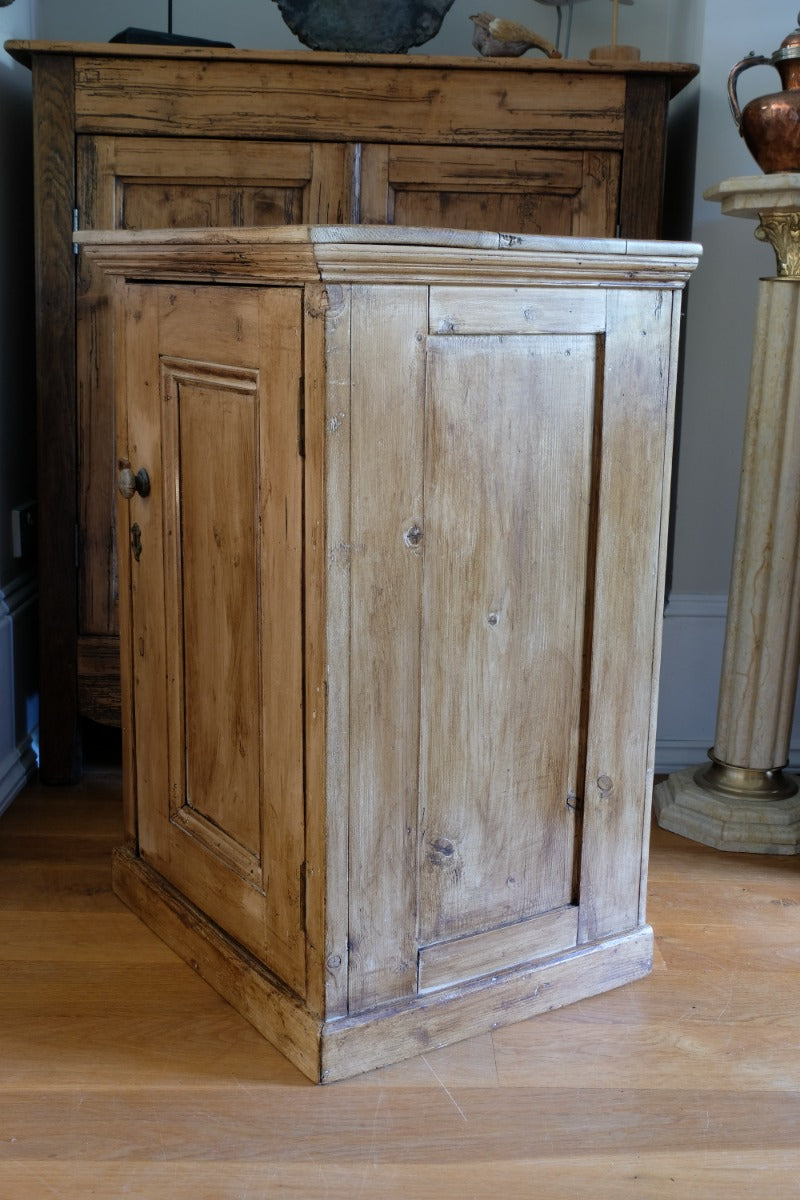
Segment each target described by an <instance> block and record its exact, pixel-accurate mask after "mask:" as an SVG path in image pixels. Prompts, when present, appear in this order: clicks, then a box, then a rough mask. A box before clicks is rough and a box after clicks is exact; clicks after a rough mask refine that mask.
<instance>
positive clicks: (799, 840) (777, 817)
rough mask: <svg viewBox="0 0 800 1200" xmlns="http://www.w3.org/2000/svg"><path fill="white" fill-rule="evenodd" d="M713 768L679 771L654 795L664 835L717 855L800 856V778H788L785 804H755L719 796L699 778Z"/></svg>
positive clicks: (747, 799)
mask: <svg viewBox="0 0 800 1200" xmlns="http://www.w3.org/2000/svg"><path fill="white" fill-rule="evenodd" d="M707 772H708V767H707V766H700V767H688V768H687V769H686V770H685V771H677V772H676V773H675V774H674V775H670V776H669V778H668V779H665V780H664V782H663V783H659V784H657V785H656V787H655V789H654V792H653V813H654V816H655V819H656V821H657V822H658V824H659V825H660V826H661V828H662V829H668V830H669V831H670V832H671V833H678V834H680V835H681V836H682V837H686V838H691V839H692V841H695V842H702V843H703V845H705V846H713V847H714V848H715V849H717V850H732V851H738V852H739V853H742V854H800V792H798V790H797V787H796V777H795V776H792V775H783V774H782V773H778V772H769V774H770V775H771V776H773V777H774V776H775V775H777V774H781V775H782V779H783V783H784V788H783V790H784V791H786V790H788V789H789V788H791V787H792V785H793V784H794V785H795V790H794V793H793V794H792V795H789V796H787V795H782V796H781V797H780V798H779V799H754V798H753V792H754V791H755V789H753V788H752V787H751V789H750V794H745V795H742V796H739V797H735V796H734V795H732V794H731V791H732V789H730V788H728V789H726V791H717V790H715V789H714V788H713V787H710V786H708V783H699V782H698V777H702V776H703V775H704V774H705V773H707Z"/></svg>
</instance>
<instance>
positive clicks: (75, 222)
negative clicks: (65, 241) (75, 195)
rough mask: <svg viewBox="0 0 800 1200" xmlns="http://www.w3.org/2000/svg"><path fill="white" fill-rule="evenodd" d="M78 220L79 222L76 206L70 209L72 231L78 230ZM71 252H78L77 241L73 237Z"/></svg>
mask: <svg viewBox="0 0 800 1200" xmlns="http://www.w3.org/2000/svg"><path fill="white" fill-rule="evenodd" d="M79 222H80V213H79V212H78V210H77V208H73V210H72V232H73V233H77V232H78V228H79ZM72 253H73V254H77V253H78V243H77V242H76V241H75V239H74V238H73V240H72Z"/></svg>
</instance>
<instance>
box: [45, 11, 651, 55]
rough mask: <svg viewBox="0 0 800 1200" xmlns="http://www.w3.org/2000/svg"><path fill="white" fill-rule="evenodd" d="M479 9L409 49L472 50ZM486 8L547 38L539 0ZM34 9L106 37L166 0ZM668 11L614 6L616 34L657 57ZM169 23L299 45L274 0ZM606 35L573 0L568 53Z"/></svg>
mask: <svg viewBox="0 0 800 1200" xmlns="http://www.w3.org/2000/svg"><path fill="white" fill-rule="evenodd" d="M483 7H484V6H483V5H482V4H476V2H475V0H455V3H454V4H453V6H452V8H451V9H450V10H449V12H448V13H447V16H446V17H445V19H444V22H443V24H442V28H441V30H440V31H439V33H438V34H437V36H436V37H435V38H434V39H432V40H431V41H430V42H428V43H427V44H426V45H425V46H424V47H420V48H419V49H418V50H417V51H415V53H423V54H473V53H474V51H473V49H472V24H471V22H470V20H469V17H470V14H471V13H474V12H476V11H481V10H482V9H483ZM489 8H490V9H491V10H492V11H494V12H495V13H496V15H498V16H502V17H506V18H508V19H510V20H516V21H520V22H522V23H523V24H525V25H527V26H528V27H529V28H532V29H534V30H536V31H537V32H538V33H540V34H543V35H544V36H545V37H549V38H551V39H552V38H554V37H555V30H556V13H555V9H553V8H552V7H550V6H549V5H547V4H538V3H533V2H532V0H499V2H496V0H492V3H491V4H490V5H489ZM39 13H40V15H39V36H40V37H44V38H59V39H60V38H63V39H66V40H70V41H82V40H84V41H106V40H107V39H108V38H110V37H112V36H113V35H114V34H115V33H118V32H119V31H120V30H121V29H125V28H126V27H127V26H129V25H136V26H139V27H143V28H149V29H162V30H163V29H166V27H167V0H69V3H67V2H66V0H39ZM669 14H670V3H669V2H666V3H665V0H636V4H635V6H634V7H633V8H624V9H622V12H621V16H620V40H621V41H625V42H631V43H633V44H635V45H638V46H640V47H641V48H642V50H643V52H644V55H645V56H646V57H652V58H664V56H665V48H666V43H667V35H668V34H667V31H668V27H669ZM565 24H566V23H565ZM173 29H174V32H175V33H185V34H194V35H196V36H198V37H207V38H217V39H219V40H221V41H227V42H233V44H234V45H235V46H238V47H239V48H240V49H269V50H291V49H298V48H301V49H302V47H301V45H300V43H299V42H298V40H297V38H296V37H295V36H294V34H292V33H291V32H290V31H289V29H288V28H287V27H286V25H285V24H284V22H283V19H282V18H281V15H280V12H279V10H278V6H277V4H275V3H274V0H224V2H223V0H174V3H173ZM610 36H611V6H610V4H608V3H606V2H605V0H591V2H590V3H584V0H580V2H579V3H576V5H575V18H574V24H573V41H572V48H571V53H572V54H573V56H574V55H585V54H586V53H587V52H588V50H589V48H590V47H591V46H595V45H603V44H605V43H607V42H609V41H610Z"/></svg>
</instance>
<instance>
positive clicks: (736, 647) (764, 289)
mask: <svg viewBox="0 0 800 1200" xmlns="http://www.w3.org/2000/svg"><path fill="white" fill-rule="evenodd" d="M705 196H706V199H709V200H717V201H719V202H720V204H721V205H722V211H723V213H725V214H727V215H729V216H739V217H749V218H755V219H756V220H757V221H758V222H759V225H758V228H757V230H756V237H758V238H759V239H761V240H765V241H769V242H770V243H771V244H772V246H773V248H774V250H775V254H776V257H777V263H778V273H777V275H776V276H775V277H774V278H771V279H762V280H761V281H760V283H759V293H758V309H757V316H756V327H755V336H754V344H753V358H752V368H751V374H750V389H749V394H748V407H747V418H746V426H745V439H744V451H743V458H742V475H741V485H740V492H739V509H738V516H737V523H736V536H735V543H734V553H733V569H732V574H731V588H730V594H729V599H728V617H727V624H726V631H725V648H724V651H723V662H722V675H721V680H720V690H719V704H718V709H717V726H716V733H715V738H714V746H713V749H712V750H711V751H710V752H709V759H710V762H709V763H707V764H704V765H701V766H697V767H691V768H689V769H688V770H685V771H679V772H677V773H676V774H674V775H670V776H669V778H668V779H667V780H666V781H665V782H664V783H661V784H659V785H658V786H657V787H656V789H655V793H654V802H653V807H654V813H655V817H656V820H657V821H658V823H659V825H661V827H662V828H664V829H669V830H672V831H673V832H675V833H679V834H683V835H684V836H685V837H689V838H692V839H693V840H694V841H698V842H703V843H705V844H706V845H709V846H716V847H718V848H719V849H722V850H738V851H747V852H751V853H763V854H797V853H799V852H800V788H799V787H798V782H799V781H798V779H797V778H796V777H794V776H792V775H788V774H786V773H785V772H784V767H785V765H786V760H787V756H788V750H789V737H790V732H791V725H792V717H793V710H794V700H795V694H796V690H797V676H798V666H799V665H800V174H780V175H758V176H753V177H749V176H748V177H746V178H741V179H729V180H726V181H725V182H724V183H721V184H719V185H717V187H714V188H711V189H709V190H708V191H707V192H706V193H705Z"/></svg>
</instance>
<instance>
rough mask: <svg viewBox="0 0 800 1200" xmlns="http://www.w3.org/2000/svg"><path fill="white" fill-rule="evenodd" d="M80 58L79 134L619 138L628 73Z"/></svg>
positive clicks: (509, 141)
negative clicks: (210, 132) (179, 133)
mask: <svg viewBox="0 0 800 1200" xmlns="http://www.w3.org/2000/svg"><path fill="white" fill-rule="evenodd" d="M309 58H310V59H311V61H308V60H306V61H305V62H297V61H294V62H290V63H285V64H284V63H280V62H259V61H257V60H253V59H250V60H249V61H246V62H230V61H228V62H226V61H223V60H218V61H216V62H208V61H205V62H203V61H200V62H198V61H192V60H191V59H189V58H186V59H183V60H181V61H176V60H175V59H172V60H170V59H158V58H150V59H148V58H142V57H137V58H127V59H126V58H123V57H119V58H116V59H107V58H102V57H97V58H90V57H87V58H78V59H77V60H76V63H75V109H76V115H75V119H76V126H77V128H78V131H79V132H98V133H99V132H107V133H129V134H131V133H132V134H147V133H157V134H162V135H174V133H175V130H176V129H179V130H180V132H181V134H182V135H183V136H197V137H202V136H204V135H206V134H207V133H208V130H209V129H213V130H214V131H215V132H216V133H217V135H218V136H220V137H243V138H260V137H270V138H286V139H291V138H319V139H321V140H326V141H327V140H333V141H340V140H341V139H342V138H343V136H346V137H348V138H350V139H352V140H353V141H384V142H410V143H418V142H423V143H424V142H446V143H458V142H461V143H462V144H465V145H475V144H481V143H482V144H484V145H485V144H490V145H529V144H531V142H532V141H535V142H536V144H538V145H545V146H546V145H551V146H552V145H562V146H563V145H564V144H565V143H568V142H569V141H570V140H572V141H574V139H576V138H579V139H580V144H581V145H584V146H618V145H620V144H621V141H622V131H623V124H624V119H625V91H626V80H625V76H624V74H613V75H604V74H601V73H599V72H597V71H587V72H585V73H584V72H581V71H573V70H570V71H569V72H566V71H564V72H559V71H554V70H552V69H547V68H550V67H551V64H549V63H548V64H546V65H545V64H542V65H545V69H544V70H542V65H539V66H538V69H537V64H534V63H531V65H530V66H528V64H527V63H525V64H513V65H511V67H510V68H504V66H503V65H502V64H501V65H498V64H497V63H496V62H494V63H491V64H489V63H482V62H469V63H464V62H463V61H462V63H461V65H460V66H459V67H458V68H457V69H447V67H444V68H443V67H442V65H441V63H437V64H436V65H435V66H433V67H431V66H429V65H427V64H417V63H415V62H414V61H413V59H412V58H409V59H406V60H405V61H404V62H403V63H402V64H401V65H396V64H390V63H388V62H385V61H384V62H380V63H376V64H372V63H368V62H354V61H353V62H350V63H342V62H341V61H339V62H338V63H336V64H332V63H330V62H325V60H324V58H323V57H322V56H317V57H316V58H313V57H312V56H309Z"/></svg>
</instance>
